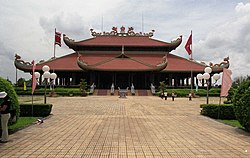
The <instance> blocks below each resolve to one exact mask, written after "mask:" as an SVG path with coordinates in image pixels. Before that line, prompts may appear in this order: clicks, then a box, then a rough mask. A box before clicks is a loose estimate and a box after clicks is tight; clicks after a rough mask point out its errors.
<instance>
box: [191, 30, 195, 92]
mask: <svg viewBox="0 0 250 158" xmlns="http://www.w3.org/2000/svg"><path fill="white" fill-rule="evenodd" d="M191 37H192V38H193V35H192V30H191ZM191 50H192V53H191V60H193V39H192V44H191ZM193 83H194V77H193V66H192V63H191V93H192V96H194V94H193Z"/></svg>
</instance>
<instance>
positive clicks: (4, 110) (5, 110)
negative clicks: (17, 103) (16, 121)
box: [0, 92, 10, 143]
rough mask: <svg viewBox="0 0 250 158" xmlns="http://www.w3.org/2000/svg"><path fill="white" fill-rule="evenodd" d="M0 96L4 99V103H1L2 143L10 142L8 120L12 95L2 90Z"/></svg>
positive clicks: (0, 141)
mask: <svg viewBox="0 0 250 158" xmlns="http://www.w3.org/2000/svg"><path fill="white" fill-rule="evenodd" d="M0 98H1V99H3V103H2V104H1V108H0V112H1V126H2V138H1V140H0V143H7V142H8V137H9V134H8V122H9V119H10V100H9V99H10V97H9V96H8V94H7V93H6V92H0Z"/></svg>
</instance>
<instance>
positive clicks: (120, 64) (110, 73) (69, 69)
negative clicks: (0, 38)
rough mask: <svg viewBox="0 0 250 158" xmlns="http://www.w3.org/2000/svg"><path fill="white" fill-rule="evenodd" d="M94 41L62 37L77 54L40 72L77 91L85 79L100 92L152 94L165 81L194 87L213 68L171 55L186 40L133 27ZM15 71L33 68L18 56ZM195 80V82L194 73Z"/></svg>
mask: <svg viewBox="0 0 250 158" xmlns="http://www.w3.org/2000/svg"><path fill="white" fill-rule="evenodd" d="M90 31H91V34H92V36H93V37H92V38H89V39H85V40H82V41H75V40H73V39H70V38H69V37H67V36H66V35H65V34H64V35H63V40H64V43H65V44H66V45H67V46H68V47H69V49H72V50H73V51H74V52H73V53H71V54H68V55H65V56H62V57H58V58H52V59H50V60H47V61H41V62H39V63H37V65H36V71H39V72H40V73H42V67H43V66H44V65H48V66H49V67H50V68H51V69H53V70H54V71H55V73H56V74H57V79H56V85H64V86H69V85H78V84H79V83H80V80H81V79H86V81H87V83H88V84H89V85H91V84H93V83H94V84H95V85H96V88H97V89H110V87H111V85H112V84H113V85H114V86H115V88H117V87H121V88H126V87H130V86H131V85H132V84H133V86H134V87H135V88H136V89H150V85H151V84H153V85H156V86H157V85H159V82H161V81H165V82H166V84H167V85H168V86H170V87H181V86H190V85H191V84H192V85H193V86H194V82H196V80H195V77H196V75H197V74H198V73H202V72H203V71H204V68H205V67H207V66H209V65H206V64H205V63H201V62H197V61H195V60H192V59H185V58H183V57H180V56H177V55H174V54H171V52H172V51H174V50H175V49H176V48H177V47H178V46H179V45H180V44H181V42H182V36H179V37H178V38H177V39H176V40H173V41H171V42H164V41H160V40H157V39H154V38H152V37H153V34H154V30H152V31H151V32H149V33H141V32H139V33H137V32H134V29H133V28H132V27H129V28H128V30H126V28H125V27H121V28H120V29H119V30H118V29H117V27H113V28H112V31H110V32H95V31H94V30H93V29H90ZM15 66H16V68H17V69H19V70H22V71H24V72H31V71H32V65H31V64H30V63H28V62H24V61H23V60H21V57H20V56H18V55H17V56H16V59H15ZM210 66H211V67H212V69H213V72H212V73H216V72H217V73H218V72H221V71H222V68H223V67H228V66H229V61H228V59H225V61H224V62H222V63H221V64H220V65H219V64H217V65H210ZM191 71H192V73H193V76H192V77H193V78H191V73H190V72H191Z"/></svg>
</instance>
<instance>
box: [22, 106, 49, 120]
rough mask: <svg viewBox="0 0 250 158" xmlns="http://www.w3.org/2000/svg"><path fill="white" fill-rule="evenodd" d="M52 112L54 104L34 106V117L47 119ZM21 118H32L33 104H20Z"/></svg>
mask: <svg viewBox="0 0 250 158" xmlns="http://www.w3.org/2000/svg"><path fill="white" fill-rule="evenodd" d="M51 110H52V104H33V116H34V117H46V116H48V115H49V114H50V112H51ZM20 116H22V117H31V116H32V104H20Z"/></svg>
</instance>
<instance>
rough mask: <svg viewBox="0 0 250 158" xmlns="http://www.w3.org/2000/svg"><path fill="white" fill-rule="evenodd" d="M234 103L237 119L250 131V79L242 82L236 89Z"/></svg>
mask: <svg viewBox="0 0 250 158" xmlns="http://www.w3.org/2000/svg"><path fill="white" fill-rule="evenodd" d="M233 104H234V111H235V115H236V118H237V120H238V121H239V122H240V124H241V125H242V126H243V127H245V129H246V130H247V131H250V80H247V81H245V82H243V83H241V85H240V86H239V87H238V88H237V89H236V91H235V94H234V97H233Z"/></svg>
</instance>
